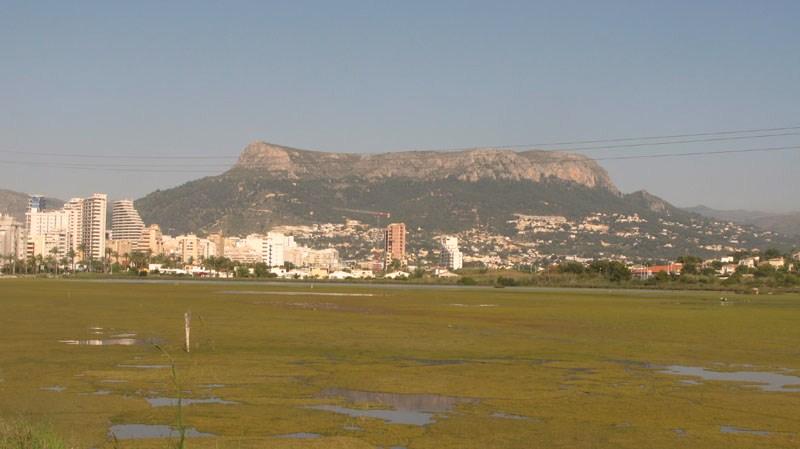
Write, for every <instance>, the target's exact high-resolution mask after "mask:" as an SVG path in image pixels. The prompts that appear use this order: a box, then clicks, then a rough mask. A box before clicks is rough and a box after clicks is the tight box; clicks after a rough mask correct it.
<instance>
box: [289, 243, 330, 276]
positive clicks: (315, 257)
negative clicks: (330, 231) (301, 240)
mask: <svg viewBox="0 0 800 449" xmlns="http://www.w3.org/2000/svg"><path fill="white" fill-rule="evenodd" d="M285 255H286V262H290V263H291V264H292V265H294V266H296V267H307V268H323V269H326V270H330V271H335V270H337V269H338V268H339V265H340V263H339V251H337V250H336V248H326V249H311V248H309V247H307V246H291V247H289V248H287V249H286V253H285Z"/></svg>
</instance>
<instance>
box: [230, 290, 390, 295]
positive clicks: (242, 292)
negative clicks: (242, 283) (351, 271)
mask: <svg viewBox="0 0 800 449" xmlns="http://www.w3.org/2000/svg"><path fill="white" fill-rule="evenodd" d="M220 293H221V294H223V295H281V296H375V294H374V293H335V292H296V291H291V292H290V291H267V290H264V291H258V290H223V291H221V292H220Z"/></svg>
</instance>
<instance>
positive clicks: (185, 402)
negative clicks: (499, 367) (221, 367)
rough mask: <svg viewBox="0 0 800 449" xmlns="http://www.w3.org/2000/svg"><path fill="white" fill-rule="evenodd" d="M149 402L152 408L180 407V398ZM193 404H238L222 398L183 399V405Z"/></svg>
mask: <svg viewBox="0 0 800 449" xmlns="http://www.w3.org/2000/svg"><path fill="white" fill-rule="evenodd" d="M146 399H147V402H148V403H149V404H150V406H151V407H177V406H178V398H166V397H160V398H146ZM192 404H238V402H235V401H226V400H224V399H220V398H206V399H191V398H183V399H181V405H182V406H183V405H192Z"/></svg>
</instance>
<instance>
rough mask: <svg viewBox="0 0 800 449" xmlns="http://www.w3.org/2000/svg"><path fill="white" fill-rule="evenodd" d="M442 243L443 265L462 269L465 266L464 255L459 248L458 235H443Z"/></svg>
mask: <svg viewBox="0 0 800 449" xmlns="http://www.w3.org/2000/svg"><path fill="white" fill-rule="evenodd" d="M441 244H442V248H441V259H440V263H441V265H442V266H443V267H447V268H448V269H450V270H460V269H461V268H462V267H463V266H464V257H463V255H462V254H461V250H460V249H458V237H442V240H441Z"/></svg>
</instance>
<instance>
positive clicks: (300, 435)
mask: <svg viewBox="0 0 800 449" xmlns="http://www.w3.org/2000/svg"><path fill="white" fill-rule="evenodd" d="M320 437H322V435H320V434H318V433H312V432H297V433H287V434H285V435H275V436H274V437H273V438H292V439H295V440H310V439H313V438H320Z"/></svg>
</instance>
